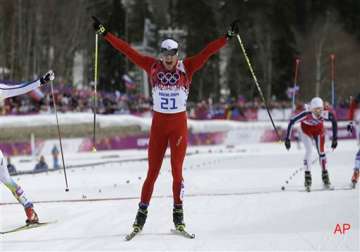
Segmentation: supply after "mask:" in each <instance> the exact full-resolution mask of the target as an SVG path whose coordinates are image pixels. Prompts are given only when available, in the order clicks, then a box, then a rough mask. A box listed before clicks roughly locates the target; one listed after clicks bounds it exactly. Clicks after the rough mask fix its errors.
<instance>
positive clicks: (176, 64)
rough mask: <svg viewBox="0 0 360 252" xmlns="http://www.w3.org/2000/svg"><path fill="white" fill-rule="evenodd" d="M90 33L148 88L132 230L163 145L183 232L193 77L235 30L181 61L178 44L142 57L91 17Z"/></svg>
mask: <svg viewBox="0 0 360 252" xmlns="http://www.w3.org/2000/svg"><path fill="white" fill-rule="evenodd" d="M93 19H94V24H93V25H94V29H95V30H96V32H97V33H98V34H100V35H102V36H103V38H104V39H105V40H106V41H107V42H109V43H110V44H111V45H112V46H113V47H114V48H116V49H117V50H119V51H120V52H121V53H123V54H124V55H125V56H126V57H127V58H128V59H129V60H130V61H132V62H133V63H134V64H135V65H137V66H138V67H140V68H142V69H144V70H145V71H146V73H147V74H148V77H149V80H150V84H151V87H152V99H153V112H154V113H153V119H152V124H151V130H150V140H149V147H148V173H147V177H146V179H145V181H144V184H143V187H142V191H141V200H140V203H139V209H138V212H137V215H136V218H135V222H134V225H133V227H134V230H136V231H137V232H138V231H140V230H142V228H143V226H144V224H145V221H146V218H147V212H148V211H147V208H148V206H149V202H150V199H151V195H152V192H153V189H154V184H155V181H156V179H157V177H158V175H159V171H160V168H161V164H162V161H163V158H164V154H165V151H166V149H167V145H168V144H169V145H170V150H171V170H172V175H173V186H172V189H173V198H174V208H173V221H174V224H175V227H176V229H178V230H181V229H184V227H185V224H184V215H183V200H182V194H183V188H184V184H183V183H184V182H183V177H182V166H183V161H184V158H185V153H186V147H187V135H188V132H187V115H186V102H187V98H188V94H189V89H190V86H191V81H192V77H193V75H194V74H195V73H196V72H197V71H198V70H200V69H201V68H202V67H203V66H204V64H205V63H206V62H207V60H208V59H209V57H210V56H211V55H213V54H215V53H217V52H218V51H219V50H220V49H221V48H222V47H223V46H225V45H226V43H227V41H228V39H230V38H232V37H234V36H236V34H237V32H238V28H237V26H236V22H233V24H232V25H231V28H230V29H229V31H228V32H227V33H226V35H225V36H222V37H220V38H218V39H216V40H214V41H212V42H211V43H209V44H208V45H207V46H206V47H205V48H204V49H203V50H202V51H201V52H200V53H198V54H196V55H195V56H193V57H186V58H185V59H184V60H180V59H179V58H178V49H179V45H178V43H177V42H176V41H175V40H173V39H166V40H164V41H163V42H162V43H161V49H160V50H161V56H160V59H157V58H154V57H151V56H147V55H143V54H141V53H139V52H138V51H136V50H135V49H133V48H132V47H131V46H130V45H129V44H128V43H126V42H125V41H124V40H122V39H120V38H118V37H116V36H115V35H113V34H112V33H110V32H108V31H107V30H106V28H105V27H104V25H102V24H101V22H100V21H99V20H98V19H97V18H95V17H93Z"/></svg>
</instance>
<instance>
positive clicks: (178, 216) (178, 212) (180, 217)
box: [173, 205, 185, 231]
mask: <svg viewBox="0 0 360 252" xmlns="http://www.w3.org/2000/svg"><path fill="white" fill-rule="evenodd" d="M173 221H174V225H175V229H176V230H179V231H183V230H185V223H184V210H183V207H182V205H174V208H173Z"/></svg>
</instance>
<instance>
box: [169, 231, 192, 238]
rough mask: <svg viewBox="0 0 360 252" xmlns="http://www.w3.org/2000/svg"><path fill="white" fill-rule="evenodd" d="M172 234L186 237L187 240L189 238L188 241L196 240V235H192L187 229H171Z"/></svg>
mask: <svg viewBox="0 0 360 252" xmlns="http://www.w3.org/2000/svg"><path fill="white" fill-rule="evenodd" d="M171 232H172V233H173V234H177V235H181V236H184V237H185V238H188V239H194V238H195V234H190V233H188V232H187V231H186V230H185V229H180V230H179V229H171Z"/></svg>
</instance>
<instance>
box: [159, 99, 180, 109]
mask: <svg viewBox="0 0 360 252" xmlns="http://www.w3.org/2000/svg"><path fill="white" fill-rule="evenodd" d="M160 107H161V109H167V110H168V109H170V110H172V109H177V108H178V107H176V100H175V98H164V97H161V103H160Z"/></svg>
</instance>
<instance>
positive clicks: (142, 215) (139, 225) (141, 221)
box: [133, 204, 148, 232]
mask: <svg viewBox="0 0 360 252" xmlns="http://www.w3.org/2000/svg"><path fill="white" fill-rule="evenodd" d="M147 213H148V211H147V206H145V205H141V204H139V209H138V211H137V214H136V217H135V222H134V224H133V228H134V230H135V231H137V232H139V231H141V230H142V229H143V227H144V225H145V222H146V218H147Z"/></svg>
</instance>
